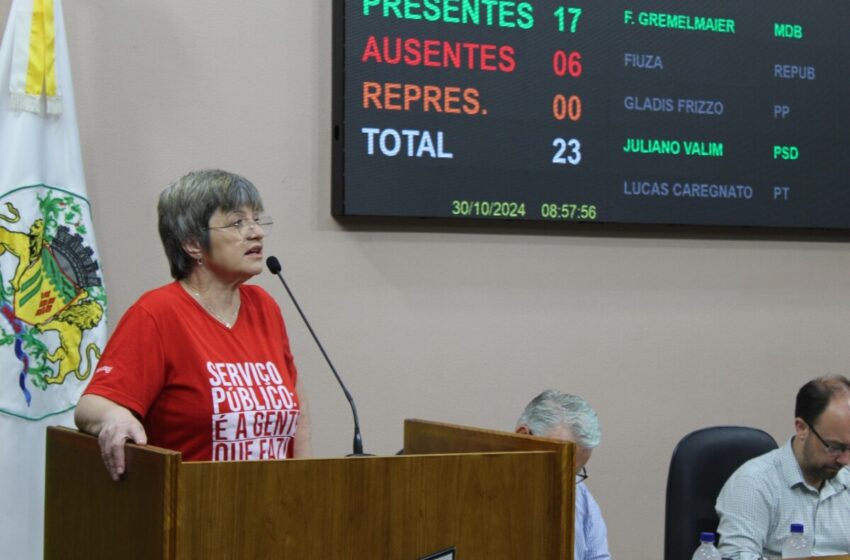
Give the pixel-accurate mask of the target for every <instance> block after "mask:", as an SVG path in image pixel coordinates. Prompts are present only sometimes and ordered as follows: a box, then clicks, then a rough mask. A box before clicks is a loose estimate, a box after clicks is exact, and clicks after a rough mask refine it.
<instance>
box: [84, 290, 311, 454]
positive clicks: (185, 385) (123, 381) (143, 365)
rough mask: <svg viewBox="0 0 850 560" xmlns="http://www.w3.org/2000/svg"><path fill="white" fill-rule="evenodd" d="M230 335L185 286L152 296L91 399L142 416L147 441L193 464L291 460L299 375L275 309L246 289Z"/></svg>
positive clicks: (120, 337) (110, 351)
mask: <svg viewBox="0 0 850 560" xmlns="http://www.w3.org/2000/svg"><path fill="white" fill-rule="evenodd" d="M239 292H240V298H241V306H240V308H239V315H238V317H237V319H236V322H235V323H234V324H233V327H232V328H231V329H228V328H227V327H225V326H224V325H223V324H221V323H220V322H218V321H217V320H216V319H215V318H213V317H212V316H211V315H210V314H209V313H207V312H206V310H204V308H203V307H201V306H200V305H199V304H198V302H197V301H195V300H194V299H193V298H192V297H191V296H190V295H189V294H188V293H186V290H184V289H183V287H182V286H180V284H178V283H177V282H173V283H171V284H168V285H166V286H163V287H161V288H157V289H156V290H152V291H150V292H148V293H146V294H144V295H143V296H142V297H141V298H139V300H138V301H137V302H136V303H135V304H133V306H132V307H130V309H128V310H127V313H126V314H125V315H124V316H123V317H122V318H121V321H120V322H119V323H118V327H117V328H116V329H115V332H114V333H113V335H112V337H111V338H110V340H109V343H108V344H107V345H106V348H105V349H104V351H103V355H102V356H101V358H100V361H99V363H98V367H97V370H96V371H95V374H94V376H93V377H92V380H91V383H90V384H89V386H88V388H87V389H86V391H85V392H86V394H93V395H100V396H102V397H105V398H107V399H109V400H111V401H114V402H116V403H118V404H120V405H122V406H124V407H126V408H128V409H130V410H131V411H133V412H134V413H136V414H137V415H138V416H139V417H140V418H141V419H142V422H143V424H144V426H145V431H146V432H147V436H148V443H150V444H151V445H156V446H158V447H165V448H167V449H174V450H177V451H180V452H182V453H183V459H184V460H187V461H209V460H214V461H245V460H252V459H282V458H285V457H292V445H293V437H294V435H295V428H296V425H297V423H298V416H299V414H300V408H299V404H298V397H297V395H296V394H295V382H296V380H297V376H298V374H297V372H296V370H295V363H294V362H293V359H292V352H291V351H290V349H289V338H288V337H287V335H286V327H285V325H284V323H283V317H282V316H281V314H280V309H279V308H278V306H277V304H276V303H275V301H274V300H273V299H272V298H271V296H269V295H268V294H267V293H266V292H265V291H264V290H263V289H262V288H260V287H259V286H246V285H242V286H240V288H239Z"/></svg>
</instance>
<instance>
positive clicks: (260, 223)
mask: <svg viewBox="0 0 850 560" xmlns="http://www.w3.org/2000/svg"><path fill="white" fill-rule="evenodd" d="M272 224H274V220H273V219H272V218H271V216H260V217H259V218H257V219H256V220H252V219H250V218H240V219H238V220H236V221H234V222H231V223H229V224H227V225H226V226H210V227H207V228H204V230H205V231H209V230H211V229H220V230H227V229H232V230H234V231H236V232H237V233H239V235H241V236H242V237H243V238H244V237H246V236H247V235H248V232H249V231H256V228H260V229H262V230H263V233H268V232H269V231H270V230H271V229H272Z"/></svg>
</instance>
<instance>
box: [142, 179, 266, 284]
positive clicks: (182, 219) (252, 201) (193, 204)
mask: <svg viewBox="0 0 850 560" xmlns="http://www.w3.org/2000/svg"><path fill="white" fill-rule="evenodd" d="M244 206H248V207H250V208H251V209H252V210H254V211H255V212H262V211H263V201H262V199H261V198H260V193H259V192H258V191H257V187H255V186H254V185H253V183H251V181H249V180H248V179H245V178H244V177H241V176H239V175H236V174H234V173H228V172H227V171H221V170H220V169H206V170H203V171H192V172H191V173H187V174H186V175H184V176H182V177H180V178H179V179H177V180H176V181H174V182H173V183H171V184H170V185H168V186H167V187H166V188H165V190H164V191H162V193H161V194H160V195H159V204H158V206H157V212H158V214H159V238H160V239H161V240H162V247H163V249H165V256H166V257H167V258H168V266H169V268H170V269H171V276H172V277H173V278H174V279H175V280H182V279H183V278H186V277H187V276H188V275H189V273H191V272H192V267H193V266H195V263H194V262H193V261H192V259H191V257H189V255H188V254H187V253H186V251H185V250H184V249H183V245H184V244H185V243H188V242H192V241H197V242H198V243H199V244H200V245H201V247H203V248H204V250H208V249H209V248H210V232H209V230H208V229H207V227H208V226H209V223H210V217H211V216H212V215H213V214H214V213H215V212H216V210H221V211H222V212H232V211H234V210H238V209H240V208H242V207H244Z"/></svg>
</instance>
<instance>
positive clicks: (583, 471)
mask: <svg viewBox="0 0 850 560" xmlns="http://www.w3.org/2000/svg"><path fill="white" fill-rule="evenodd" d="M516 432H517V433H518V434H528V435H532V436H542V437H547V438H551V439H559V440H562V441H570V442H573V443H575V444H576V450H575V468H576V494H575V496H576V511H575V552H574V555H573V559H574V560H611V555H610V554H609V553H608V529H607V527H606V526H605V520H604V519H602V512H601V511H600V510H599V505H598V504H597V503H596V500H594V499H593V496H592V495H591V494H590V490H588V489H587V486H585V484H584V480H585V479H586V478H587V468H586V467H585V465H586V464H587V461H588V460H589V459H590V455H591V453H592V452H593V449H594V448H595V447H596V446H598V445H599V442H600V440H601V439H602V430H601V429H600V427H599V418H598V417H597V415H596V411H595V410H593V408H591V406H590V405H589V404H588V403H587V401H585V400H584V399H583V398H581V397H578V396H576V395H570V394H567V393H561V392H560V391H554V390H549V391H543V392H542V393H540V394H539V395H537V396H536V397H534V398H533V399H532V400H531V402H530V403H528V405H527V406H526V407H525V410H524V411H523V413H522V416H520V417H519V420H518V421H517V425H516Z"/></svg>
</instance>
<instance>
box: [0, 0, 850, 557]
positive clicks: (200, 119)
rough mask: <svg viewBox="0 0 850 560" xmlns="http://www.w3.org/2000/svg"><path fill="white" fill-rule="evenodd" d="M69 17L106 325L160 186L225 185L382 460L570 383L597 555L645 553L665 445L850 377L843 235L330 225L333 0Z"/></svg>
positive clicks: (657, 523)
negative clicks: (405, 424)
mask: <svg viewBox="0 0 850 560" xmlns="http://www.w3.org/2000/svg"><path fill="white" fill-rule="evenodd" d="M10 3H11V0H0V13H2V14H3V17H4V18H5V14H7V13H8V8H9V5H10ZM65 16H66V23H67V27H68V34H69V42H70V50H71V59H72V66H73V76H74V80H75V93H76V96H77V113H78V118H79V123H80V132H81V138H82V144H83V154H84V157H85V165H86V170H87V178H88V192H89V195H90V198H91V200H92V205H93V210H94V219H95V225H96V234H97V241H98V245H99V250H100V256H101V261H102V264H103V267H104V272H105V277H106V282H107V287H108V294H109V298H110V309H109V320H110V322H111V324H112V326H113V327H114V324H115V323H116V322H117V320H118V318H119V317H120V315H121V314H122V313H123V312H124V311H125V310H126V308H127V307H128V306H129V305H130V304H131V303H132V301H133V300H134V299H135V298H136V297H137V296H138V295H139V294H140V293H141V292H142V291H144V290H147V289H149V288H152V287H155V286H157V285H160V284H162V283H164V282H166V281H168V280H169V278H168V274H167V267H166V264H165V259H164V257H163V256H162V251H161V248H160V245H159V241H158V238H157V235H156V230H155V197H156V195H157V193H158V192H159V190H160V189H161V188H162V187H163V186H164V185H165V184H166V183H167V182H168V181H169V180H171V179H173V178H175V177H177V176H179V175H181V174H182V173H184V172H185V171H187V170H190V169H195V168H201V167H210V166H217V167H222V168H226V169H230V170H233V171H237V172H239V173H242V174H244V175H246V176H247V177H249V178H250V179H252V180H253V181H254V182H255V183H256V184H257V185H258V186H259V187H260V188H261V191H262V192H263V194H264V197H265V201H266V204H267V207H268V209H269V211H270V213H271V214H273V215H274V217H275V218H276V224H275V226H274V230H273V232H272V234H271V236H270V238H269V239H268V243H267V252H268V253H269V254H276V255H277V256H278V257H279V258H280V259H281V261H282V262H283V265H284V272H285V274H286V277H287V280H288V281H289V283H290V286H291V287H292V288H293V290H294V291H295V292H296V295H297V296H298V297H299V301H300V303H301V305H302V307H304V308H305V310H306V311H307V313H308V314H309V316H310V318H311V320H312V322H313V326H314V327H315V328H316V329H317V331H318V333H319V335H320V336H321V337H322V340H323V342H324V344H325V345H326V347H327V349H328V351H329V352H330V354H331V356H332V358H333V359H334V361H335V363H336V365H337V367H338V369H339V370H340V371H341V372H342V373H343V374H344V376H345V379H346V380H347V382H348V385H349V388H350V389H351V392H352V393H353V394H354V395H355V398H356V399H357V403H358V405H359V409H360V415H361V420H362V424H363V433H364V438H365V444H366V448H367V450H368V451H371V452H373V453H378V454H386V453H393V452H395V451H396V450H397V449H398V448H399V447H400V445H401V430H402V420H403V419H404V418H406V417H419V418H426V419H437V420H446V421H451V422H457V423H463V424H470V425H477V426H484V427H490V428H505V429H509V428H511V427H512V426H513V423H514V421H515V419H516V416H517V415H518V413H519V410H520V408H521V407H522V406H523V405H524V403H525V401H526V400H528V399H529V398H530V397H531V396H533V395H534V394H535V393H536V392H537V391H539V390H540V389H542V388H546V387H557V388H561V389H564V390H569V391H573V392H576V393H579V394H582V395H584V396H585V397H587V398H588V399H589V400H590V401H591V402H592V403H593V404H594V405H595V406H596V408H597V409H598V411H599V413H600V415H601V418H602V421H603V430H604V434H603V442H602V446H601V447H600V448H599V449H598V450H597V452H596V453H595V454H594V457H593V459H592V460H591V462H590V464H589V472H590V480H589V485H590V487H591V489H592V491H593V493H594V494H595V496H596V497H597V499H598V501H599V502H600V504H601V506H602V509H603V512H604V514H605V517H606V519H607V521H608V526H609V532H610V541H611V548H612V552H613V553H614V555H615V557H617V558H620V559H624V560H650V559H657V558H660V557H661V554H662V539H663V518H664V491H665V484H666V477H667V473H666V470H667V464H668V461H669V457H670V453H671V451H672V449H673V447H674V445H675V444H676V442H677V441H678V440H679V438H680V437H681V436H683V435H684V434H685V433H687V432H688V431H690V430H692V429H695V428H699V427H703V426H708V425H713V424H745V425H753V426H758V427H762V428H764V429H766V430H767V431H769V432H770V433H771V434H773V435H774V437H776V438H778V439H780V440H784V439H785V438H786V437H787V436H788V435H789V433H790V430H791V428H792V408H793V396H794V393H795V391H796V389H797V388H798V387H799V386H800V385H801V384H802V383H803V382H804V381H805V380H806V379H807V378H809V377H812V376H814V375H817V374H821V373H824V372H846V371H847V367H846V365H847V363H848V358H850V344H848V342H847V335H846V333H847V329H846V324H845V318H846V317H847V316H848V311H850V289H848V282H847V278H848V277H850V258H848V257H850V248H848V245H847V244H846V243H835V242H794V241H766V240H763V241H758V240H711V239H669V238H668V239H664V238H655V239H653V238H635V237H615V236H606V237H592V236H586V235H584V236H571V235H562V234H557V233H554V232H553V233H551V234H545V233H542V232H538V233H529V232H523V233H516V234H505V233H500V234H492V233H485V232H470V231H467V232H440V231H439V230H434V231H410V232H407V231H400V230H399V231H391V230H383V231H369V230H365V229H346V228H344V227H341V226H340V225H339V224H338V223H337V222H335V221H334V220H333V219H332V218H331V216H330V211H329V208H330V138H331V131H330V124H331V120H330V105H331V89H330V88H331V31H330V29H331V8H330V1H329V0H321V1H318V0H299V1H295V0H277V1H272V0H262V1H251V0H248V1H242V2H234V1H228V2H222V1H218V2H210V1H206V2H204V1H200V0H189V1H186V2H175V1H174V0H145V1H144V2H141V1H133V2H129V1H127V0H66V1H65ZM259 283H261V284H262V285H264V286H265V287H266V288H267V289H268V290H270V291H271V292H272V293H273V294H274V295H276V296H277V297H278V299H279V301H280V302H281V305H282V307H283V309H284V313H285V314H286V316H287V317H288V324H289V329H290V335H291V338H292V341H293V346H294V351H295V353H296V359H297V362H298V365H299V368H300V372H301V375H302V376H303V377H302V378H303V380H304V381H305V383H306V385H307V388H308V389H309V393H310V398H311V402H312V405H313V411H314V418H315V433H314V436H315V447H316V450H317V452H318V453H319V454H321V455H332V456H340V455H344V454H346V453H348V452H349V451H350V445H351V444H350V440H351V421H350V414H349V411H348V410H347V404H346V402H345V400H344V398H343V397H342V395H341V394H340V392H339V390H338V389H337V387H336V386H335V382H334V381H333V379H332V376H331V374H330V372H329V371H328V369H327V368H326V366H325V364H324V363H323V361H322V358H321V355H320V354H319V352H318V350H317V349H316V348H315V347H314V345H313V343H312V341H311V340H310V338H309V333H308V332H307V331H306V329H305V328H304V326H303V325H302V324H301V322H300V320H299V319H298V317H297V316H296V314H295V311H294V309H293V308H292V306H291V304H290V303H289V302H288V301H287V300H286V297H285V293H284V292H283V290H282V288H281V287H280V286H279V285H278V284H277V280H275V279H274V278H272V277H271V276H270V275H268V274H266V275H265V276H264V277H263V278H261V279H259ZM695 538H696V536H695Z"/></svg>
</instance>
